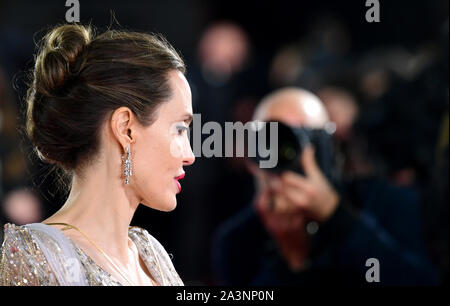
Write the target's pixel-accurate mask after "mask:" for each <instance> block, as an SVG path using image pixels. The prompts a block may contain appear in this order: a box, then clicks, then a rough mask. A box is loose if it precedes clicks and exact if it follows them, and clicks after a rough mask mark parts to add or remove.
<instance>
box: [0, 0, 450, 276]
mask: <svg viewBox="0 0 450 306" xmlns="http://www.w3.org/2000/svg"><path fill="white" fill-rule="evenodd" d="M380 4H381V22H380V23H368V22H367V21H366V20H365V15H366V11H367V9H368V8H367V7H366V6H365V1H363V0H358V1H331V0H322V1H287V0H278V1H266V0H259V1H234V0H227V1H205V0H204V1H200V0H189V1H187V0H186V1H175V0H161V1H160V0H158V1H133V0H129V1H118V0H116V1H83V0H81V1H80V13H81V14H80V17H81V23H89V22H91V23H92V24H94V25H95V26H96V27H98V28H100V29H106V28H107V27H108V26H109V25H111V24H113V27H115V26H117V22H118V23H119V24H120V26H121V27H122V28H125V29H132V30H139V31H152V32H159V33H162V34H163V35H165V36H166V38H167V39H168V40H169V41H170V42H171V43H172V44H173V45H174V46H175V48H176V49H177V50H179V51H180V53H181V54H182V56H183V57H184V59H185V60H186V63H187V67H188V73H187V76H188V80H189V82H190V85H191V88H192V93H193V108H194V112H195V113H200V114H201V115H202V122H206V121H217V122H220V123H223V122H225V121H233V122H235V121H242V122H244V123H245V122H246V121H248V120H250V119H251V116H252V112H253V110H254V109H255V107H256V105H257V104H258V102H259V100H260V99H261V98H262V97H263V96H264V95H265V94H267V93H269V92H271V91H273V90H275V89H277V88H281V87H284V86H300V87H303V88H306V89H308V90H311V91H313V92H315V93H316V94H318V95H319V96H320V97H321V98H322V100H323V101H324V103H325V105H326V107H327V109H328V111H329V113H330V117H331V119H332V120H333V121H334V122H335V123H336V125H337V131H336V142H337V143H338V152H339V154H340V155H339V157H340V159H339V161H340V167H341V168H342V170H343V172H344V174H345V175H346V176H348V177H351V176H355V175H361V174H363V173H366V172H368V171H376V172H377V173H378V174H379V175H381V176H383V177H384V178H386V179H388V180H389V181H390V182H391V183H392V184H394V185H397V186H403V187H406V188H412V189H414V190H418V191H419V192H420V193H421V194H423V206H424V213H423V217H424V222H425V224H426V237H427V245H428V249H429V252H430V256H431V257H432V259H433V262H434V264H435V265H436V266H437V267H438V268H439V270H440V272H441V273H442V274H443V275H444V276H443V278H446V276H445V275H447V274H446V273H447V271H448V206H447V205H448V203H447V202H448V93H449V92H448V57H447V56H448V5H449V2H448V0H429V1H406V0H396V1H382V0H380ZM67 9H68V8H67V7H65V1H44V0H42V1H22V0H16V1H0V156H1V161H0V203H1V205H2V206H1V208H2V209H1V220H0V222H1V223H4V222H14V223H16V224H25V223H30V222H39V221H40V220H42V219H45V218H46V217H48V216H49V215H51V214H53V213H54V212H55V211H56V210H58V209H59V207H60V206H61V205H62V203H64V201H65V198H64V196H65V195H64V194H63V193H62V192H59V191H57V190H55V188H54V184H55V183H54V180H55V178H54V177H53V176H52V175H47V170H48V167H47V165H45V164H42V163H41V162H39V161H37V159H36V157H35V156H33V155H31V153H30V152H31V151H30V144H29V143H28V141H27V139H25V138H24V137H23V135H20V134H19V133H18V130H17V126H18V125H19V124H23V110H24V107H25V105H24V101H23V97H24V94H25V84H24V80H25V75H26V73H27V72H28V70H29V69H30V68H31V67H32V61H33V54H34V53H35V49H34V48H35V45H34V42H35V41H37V40H38V39H39V38H40V37H42V35H43V33H45V30H46V29H48V28H49V27H51V26H52V25H54V24H56V23H60V22H64V21H65V13H66V11H67ZM113 16H114V18H115V19H116V20H117V22H113V21H112V20H113V19H114V18H113ZM186 174H187V175H186V178H185V179H184V180H183V192H182V193H181V194H180V195H179V197H178V199H179V201H178V206H177V208H176V210H174V211H173V212H171V213H169V214H167V213H161V212H157V211H152V210H151V209H148V208H144V207H140V208H139V209H138V211H137V212H136V215H135V218H134V220H133V223H134V224H135V225H140V226H142V227H144V228H146V229H148V230H149V232H150V233H151V234H153V235H154V236H155V237H156V238H157V239H159V241H160V242H161V243H162V244H163V245H164V246H165V248H166V250H167V251H168V252H169V253H171V254H173V262H174V265H175V267H176V268H177V270H178V272H179V274H180V276H181V278H182V279H183V280H184V282H185V283H186V284H215V282H216V280H215V279H214V276H213V274H212V269H211V264H210V262H211V258H210V257H211V239H212V233H213V232H214V230H215V229H216V228H217V226H218V225H219V224H220V223H221V222H223V221H224V220H226V219H227V218H229V217H230V216H232V215H233V214H235V213H236V212H237V211H238V210H239V209H241V208H242V207H244V206H245V205H247V204H248V203H249V202H250V201H251V199H252V196H253V193H254V185H253V179H252V177H251V176H250V174H249V173H247V171H246V168H245V167H244V164H243V160H242V159H240V158H217V159H215V158H210V159H206V158H202V157H197V160H196V162H195V164H194V165H193V166H191V167H189V168H187V169H186Z"/></svg>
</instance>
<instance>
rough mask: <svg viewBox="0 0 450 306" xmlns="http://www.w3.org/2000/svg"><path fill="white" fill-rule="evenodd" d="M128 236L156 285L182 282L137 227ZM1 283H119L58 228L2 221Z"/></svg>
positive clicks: (157, 245) (160, 249) (161, 250)
mask: <svg viewBox="0 0 450 306" xmlns="http://www.w3.org/2000/svg"><path fill="white" fill-rule="evenodd" d="M128 235H129V237H130V238H131V239H132V240H133V242H134V243H135V245H136V247H137V249H138V251H139V255H140V256H141V258H142V260H143V261H144V263H145V265H146V266H147V268H148V270H149V271H150V273H151V274H152V276H153V277H154V279H155V280H156V281H157V283H158V284H159V285H166V286H182V285H183V282H182V280H181V279H180V277H179V275H178V273H177V272H176V270H175V268H174V266H173V263H172V261H171V259H170V257H169V255H168V254H167V252H166V250H165V249H164V247H163V246H162V245H161V244H160V243H159V242H158V240H156V239H155V238H154V237H153V236H152V235H150V234H149V233H148V232H147V231H146V230H145V229H143V228H140V227H136V226H133V227H130V229H129V231H128ZM0 285H2V286H120V285H121V283H120V282H119V281H118V280H116V279H115V278H114V277H113V276H111V274H110V273H109V272H107V271H106V270H104V269H103V268H102V267H100V266H99V265H97V264H96V263H95V262H94V261H93V260H92V259H91V258H90V257H89V256H88V255H87V254H86V253H85V252H84V251H83V250H82V249H80V248H79V247H78V246H77V245H76V244H75V243H74V242H73V241H72V240H71V239H70V238H68V237H67V236H66V235H64V234H63V233H62V231H61V230H60V229H57V228H55V227H52V226H50V225H46V224H43V223H32V224H27V225H22V226H17V225H14V224H9V223H8V224H5V226H4V241H3V245H2V248H1V253H0Z"/></svg>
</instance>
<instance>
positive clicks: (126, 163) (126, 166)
mask: <svg viewBox="0 0 450 306" xmlns="http://www.w3.org/2000/svg"><path fill="white" fill-rule="evenodd" d="M126 151H127V152H126V155H127V157H126V158H125V153H123V155H122V161H123V162H124V165H123V166H124V168H123V174H124V176H125V185H128V184H129V183H130V176H132V175H133V172H132V167H131V158H130V157H131V152H130V146H127V148H126Z"/></svg>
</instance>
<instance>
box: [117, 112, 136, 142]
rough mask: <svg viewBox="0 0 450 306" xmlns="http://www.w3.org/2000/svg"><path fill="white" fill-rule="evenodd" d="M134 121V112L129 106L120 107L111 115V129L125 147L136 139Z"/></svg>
mask: <svg viewBox="0 0 450 306" xmlns="http://www.w3.org/2000/svg"><path fill="white" fill-rule="evenodd" d="M134 122H135V121H134V116H133V112H132V111H131V110H130V109H129V108H128V107H119V108H118V109H116V110H115V111H114V113H113V114H112V116H111V129H112V131H113V133H114V136H115V137H116V138H117V141H118V142H119V143H121V144H122V146H123V147H126V146H127V145H128V144H130V143H133V142H135V141H136V135H135V134H136V132H135V129H136V125H135V124H134Z"/></svg>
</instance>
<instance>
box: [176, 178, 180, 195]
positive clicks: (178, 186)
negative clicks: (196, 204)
mask: <svg viewBox="0 0 450 306" xmlns="http://www.w3.org/2000/svg"><path fill="white" fill-rule="evenodd" d="M175 184H177V188H178V193H180V192H181V184H180V182H178V181H177V180H175Z"/></svg>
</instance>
